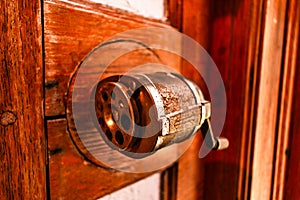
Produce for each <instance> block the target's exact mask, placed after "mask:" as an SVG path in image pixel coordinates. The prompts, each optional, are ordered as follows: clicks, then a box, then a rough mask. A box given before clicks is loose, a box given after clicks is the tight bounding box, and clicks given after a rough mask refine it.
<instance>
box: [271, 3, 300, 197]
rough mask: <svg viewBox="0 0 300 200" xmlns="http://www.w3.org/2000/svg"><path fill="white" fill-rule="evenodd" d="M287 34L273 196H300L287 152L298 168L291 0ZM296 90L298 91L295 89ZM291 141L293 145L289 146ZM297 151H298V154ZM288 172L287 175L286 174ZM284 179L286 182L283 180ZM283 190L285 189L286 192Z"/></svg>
mask: <svg viewBox="0 0 300 200" xmlns="http://www.w3.org/2000/svg"><path fill="white" fill-rule="evenodd" d="M285 30H286V34H285V43H284V45H285V46H284V49H285V50H284V52H285V55H284V57H283V60H284V61H283V66H282V67H283V72H282V86H281V89H280V93H281V96H280V99H279V100H280V105H279V109H280V110H279V119H278V131H277V132H278V133H277V134H278V135H277V141H276V147H275V152H274V153H275V158H276V159H275V165H274V175H273V183H272V184H273V193H272V199H299V198H300V193H299V192H298V191H299V190H298V189H296V188H299V187H300V185H299V181H298V180H299V178H300V177H299V176H297V175H298V174H299V172H297V171H295V172H292V174H293V175H291V174H289V173H290V172H291V171H289V169H287V164H288V161H289V160H288V159H289V151H291V152H292V154H291V155H292V156H293V157H292V159H291V163H292V164H291V165H290V167H291V169H292V170H294V169H297V168H299V161H297V160H298V158H297V159H295V154H298V153H299V152H300V149H299V148H298V149H297V146H298V145H297V144H295V143H294V142H293V141H294V140H295V141H299V139H297V135H299V134H297V133H299V132H300V131H299V130H300V129H299V125H298V127H297V124H298V123H297V122H296V120H297V119H298V120H299V115H298V114H297V112H295V111H297V110H299V109H300V106H299V105H300V101H299V100H298V99H297V97H296V96H297V94H299V85H300V83H299V81H298V82H295V80H298V79H299V78H300V71H299V70H298V71H297V68H299V67H297V66H299V63H300V62H299V56H300V46H299V44H300V42H299V41H300V38H299V37H300V34H299V32H300V2H299V1H296V0H293V1H289V2H288V10H287V19H286V29H285ZM297 90H298V91H297ZM289 141H291V143H290V144H293V146H291V147H292V148H290V144H289ZM297 152H298V153H297ZM287 174H288V176H287ZM286 180H287V181H286ZM285 189H286V191H285Z"/></svg>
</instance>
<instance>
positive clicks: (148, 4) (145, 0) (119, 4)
mask: <svg viewBox="0 0 300 200" xmlns="http://www.w3.org/2000/svg"><path fill="white" fill-rule="evenodd" d="M90 1H93V2H96V3H101V4H104V5H108V6H111V7H115V8H119V9H123V10H126V11H129V12H132V13H135V14H138V15H142V16H144V17H149V18H154V19H160V20H165V16H164V15H165V12H164V10H165V8H164V0H90Z"/></svg>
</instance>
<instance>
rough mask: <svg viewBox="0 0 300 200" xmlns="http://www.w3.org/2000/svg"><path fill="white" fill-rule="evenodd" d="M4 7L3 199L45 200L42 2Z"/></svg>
mask: <svg viewBox="0 0 300 200" xmlns="http://www.w3.org/2000/svg"><path fill="white" fill-rule="evenodd" d="M0 5H1V6H0V10H1V11H0V13H1V15H0V24H1V42H0V60H1V64H0V82H1V85H0V159H1V161H0V197H1V199H45V198H46V156H45V155H46V152H45V150H46V149H45V137H44V121H43V65H42V39H41V38H42V30H41V8H40V1H31V0H23V1H10V0H1V1H0Z"/></svg>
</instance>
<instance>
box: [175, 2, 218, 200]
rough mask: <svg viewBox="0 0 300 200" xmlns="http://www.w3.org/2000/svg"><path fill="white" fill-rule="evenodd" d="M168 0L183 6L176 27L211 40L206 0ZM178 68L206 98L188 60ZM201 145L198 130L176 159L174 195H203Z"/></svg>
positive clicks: (186, 198) (203, 41) (201, 40)
mask: <svg viewBox="0 0 300 200" xmlns="http://www.w3.org/2000/svg"><path fill="white" fill-rule="evenodd" d="M171 2H173V4H174V2H175V3H176V2H177V4H175V5H177V6H181V7H182V8H177V9H178V10H182V11H181V12H182V17H181V18H179V17H177V18H175V20H177V21H176V23H174V24H175V25H177V26H178V25H181V27H179V29H180V30H182V32H183V33H184V34H186V35H188V36H190V37H192V38H193V39H194V40H195V41H197V42H198V43H199V44H201V45H202V46H203V47H204V48H206V49H207V48H208V44H209V41H210V37H209V30H210V25H209V21H210V17H211V16H210V9H209V8H210V3H209V2H208V1H205V0H200V1H199V0H191V1H175V0H174V1H171ZM191 10H193V12H190V11H191ZM173 11H174V10H173ZM175 14H176V13H173V15H175ZM175 17H176V15H175ZM195 55H197V54H195ZM181 71H182V74H183V75H185V76H186V77H188V78H190V79H191V80H193V81H195V82H196V83H197V84H198V85H200V86H201V89H202V90H203V91H204V93H205V94H206V98H208V95H207V91H205V87H206V86H205V84H204V83H203V80H202V78H201V76H200V75H199V73H198V72H197V71H196V70H195V69H194V68H193V67H192V66H191V65H190V64H189V63H187V62H183V64H182V70H181ZM201 145H202V137H201V133H197V136H196V137H195V139H194V142H193V144H192V145H191V146H190V148H189V149H188V151H187V152H185V154H184V155H183V156H182V157H181V158H180V159H179V161H178V178H177V179H178V180H177V199H183V200H194V199H203V193H204V182H205V180H204V162H203V160H200V158H199V157H198V154H199V150H200V147H201ZM212 153H214V152H212Z"/></svg>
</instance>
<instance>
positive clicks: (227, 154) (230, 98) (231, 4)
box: [183, 0, 261, 199]
mask: <svg viewBox="0 0 300 200" xmlns="http://www.w3.org/2000/svg"><path fill="white" fill-rule="evenodd" d="M260 6H261V5H260V4H258V3H253V2H252V1H247V0H245V1H213V2H210V4H209V16H210V17H209V18H207V20H208V21H207V22H205V24H206V25H207V27H202V29H204V32H205V30H206V29H207V30H208V33H206V35H207V40H208V45H207V46H208V47H207V50H208V52H209V53H210V55H211V57H212V58H213V60H214V61H215V63H216V65H217V66H218V68H219V70H220V73H221V75H222V78H223V80H224V84H225V89H226V95H227V105H220V106H227V115H226V121H225V124H224V128H223V131H222V133H221V136H223V137H226V138H228V140H229V143H230V145H229V148H228V149H226V150H223V151H218V152H211V153H210V154H209V155H208V156H206V157H205V158H204V159H203V162H204V189H203V190H204V199H240V198H241V199H242V198H243V195H244V191H240V190H239V189H240V188H244V187H245V184H246V182H247V181H248V180H246V174H248V173H249V169H247V168H246V165H247V163H245V159H246V158H247V156H248V155H247V153H248V152H247V151H248V150H247V148H248V146H249V145H250V144H251V143H248V142H249V139H250V138H251V137H252V135H251V133H249V127H251V123H252V121H251V118H252V117H253V116H251V115H252V112H253V111H252V110H251V109H252V107H253V106H254V104H253V91H254V90H255V81H253V79H254V78H253V77H254V76H255V75H256V73H257V72H256V70H257V68H255V64H254V61H255V59H257V54H256V53H254V52H255V51H256V50H257V49H258V42H257V40H258V35H259V28H260V23H259V22H260V19H259V16H257V15H258V13H259V11H260ZM204 10H205V11H204V13H205V12H206V8H204ZM183 23H184V22H183ZM186 23H187V24H186V25H185V26H193V24H189V22H188V21H187V22H186ZM194 26H195V25H194ZM205 28H206V29H205ZM202 29H197V31H198V34H201V31H202ZM187 30H188V31H189V32H193V29H192V28H190V29H187ZM208 74H209V72H208ZM211 81H214V80H211ZM212 117H217V116H212ZM247 170H248V172H246V171H247ZM241 176H244V178H243V179H242V181H241V180H240V177H241Z"/></svg>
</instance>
